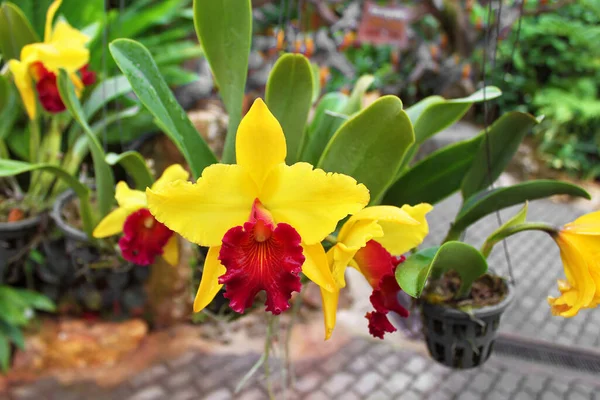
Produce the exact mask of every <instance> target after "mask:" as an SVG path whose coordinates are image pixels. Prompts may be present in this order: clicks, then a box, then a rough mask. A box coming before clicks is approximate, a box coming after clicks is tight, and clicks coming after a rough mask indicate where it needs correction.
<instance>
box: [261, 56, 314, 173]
mask: <svg viewBox="0 0 600 400" xmlns="http://www.w3.org/2000/svg"><path fill="white" fill-rule="evenodd" d="M312 96H313V76H312V70H311V66H310V63H309V61H308V59H307V58H306V57H304V56H303V55H302V54H285V55H283V56H281V57H280V58H279V59H278V60H277V62H276V63H275V66H274V67H273V70H272V71H271V74H270V75H269V80H268V81H267V88H266V102H267V105H268V106H269V109H270V110H271V112H272V113H273V115H274V116H275V118H277V121H279V123H280V124H281V127H282V128H283V133H284V134H285V140H286V143H287V157H286V161H287V163H288V164H293V163H295V162H296V161H298V158H299V156H300V148H301V145H302V141H303V140H304V133H305V125H306V120H307V119H308V113H309V112H310V106H311V104H312Z"/></svg>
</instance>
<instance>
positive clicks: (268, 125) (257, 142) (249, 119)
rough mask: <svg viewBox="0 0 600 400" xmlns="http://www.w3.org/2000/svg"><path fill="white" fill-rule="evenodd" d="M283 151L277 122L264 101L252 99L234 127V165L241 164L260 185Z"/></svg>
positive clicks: (283, 142) (281, 156)
mask: <svg viewBox="0 0 600 400" xmlns="http://www.w3.org/2000/svg"><path fill="white" fill-rule="evenodd" d="M286 152H287V149H286V144H285V136H284V135H283V131H282V130H281V125H279V122H278V121H277V119H276V118H275V117H274V116H273V114H271V111H269V109H268V108H267V105H266V104H265V103H264V102H263V101H262V100H261V99H256V100H255V101H254V104H253V105H252V107H251V108H250V110H249V111H248V113H247V114H246V116H245V117H244V118H243V119H242V121H241V122H240V126H239V127H238V131H237V136H236V140H235V153H236V158H237V163H238V165H241V166H242V167H243V168H245V169H246V170H247V171H248V173H249V174H250V176H251V177H252V179H253V180H254V182H256V185H257V187H258V188H261V187H262V185H263V182H264V180H265V179H266V177H267V175H268V174H269V171H271V170H272V169H273V167H275V166H276V165H277V164H280V163H283V162H285V156H286Z"/></svg>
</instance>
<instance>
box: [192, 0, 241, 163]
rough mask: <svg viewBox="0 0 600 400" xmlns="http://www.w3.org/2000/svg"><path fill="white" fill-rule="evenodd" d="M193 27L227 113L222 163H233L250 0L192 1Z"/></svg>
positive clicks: (239, 112) (239, 113)
mask: <svg viewBox="0 0 600 400" xmlns="http://www.w3.org/2000/svg"><path fill="white" fill-rule="evenodd" d="M194 25H195V27H196V34H197V35H198V39H199V40H200V43H201V44H202V48H203V49H204V55H205V57H206V59H207V60H208V63H209V64H210V68H211V70H212V72H213V75H214V77H215V81H216V83H217V85H218V86H219V90H220V93H221V97H222V98H223V103H225V108H226V109H227V113H228V114H229V126H228V129H227V138H226V141H225V148H224V150H223V162H224V163H233V162H234V161H235V135H236V132H237V127H238V125H239V123H240V121H241V119H242V103H243V99H244V92H245V89H246V77H247V73H248V57H249V56H250V45H251V43H252V5H251V2H250V0H220V1H214V0H194Z"/></svg>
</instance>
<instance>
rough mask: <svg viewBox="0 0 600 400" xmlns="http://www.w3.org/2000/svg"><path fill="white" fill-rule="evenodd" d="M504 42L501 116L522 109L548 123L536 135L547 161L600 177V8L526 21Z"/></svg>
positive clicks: (592, 0)
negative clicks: (518, 33)
mask: <svg viewBox="0 0 600 400" xmlns="http://www.w3.org/2000/svg"><path fill="white" fill-rule="evenodd" d="M516 31H517V30H516V29H513V31H512V36H511V37H509V38H508V39H507V40H505V41H503V42H501V44H500V47H499V49H498V61H497V64H496V70H495V71H494V73H493V74H492V76H493V84H494V85H497V86H499V87H501V88H502V90H503V92H504V96H502V98H500V99H498V104H499V106H500V113H503V112H505V111H509V110H514V109H520V110H521V111H527V112H530V113H533V114H534V115H544V116H545V119H544V121H543V122H542V123H541V124H540V126H538V127H537V129H536V139H537V140H538V143H539V150H540V153H541V155H542V158H544V159H545V160H547V162H548V163H549V165H550V166H552V167H553V168H556V169H563V170H566V171H568V172H570V173H572V174H574V175H576V176H578V177H581V178H587V179H592V178H597V177H598V176H600V163H599V161H600V154H599V144H600V2H598V1H597V0H581V1H578V2H575V3H573V4H570V5H567V6H564V7H561V8H560V9H558V10H557V11H555V12H552V13H547V14H541V15H537V16H528V17H525V18H524V19H523V21H522V28H521V34H520V38H519V43H518V45H517V47H516V49H514V58H513V59H512V60H511V56H512V55H513V47H514V41H515V35H516ZM519 105H520V106H519Z"/></svg>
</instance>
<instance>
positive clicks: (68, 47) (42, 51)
mask: <svg viewBox="0 0 600 400" xmlns="http://www.w3.org/2000/svg"><path fill="white" fill-rule="evenodd" d="M61 2H62V0H55V1H54V2H53V3H52V4H51V5H50V7H49V8H48V11H47V13H46V26H45V31H44V41H43V42H42V43H31V44H28V45H26V46H24V47H23V48H22V49H21V57H20V60H10V61H9V62H8V66H9V68H10V71H11V72H12V75H13V76H14V79H15V84H16V86H17V89H19V93H20V94H21V99H22V100H23V104H24V105H25V110H26V111H27V115H29V118H30V119H34V118H35V117H36V101H35V99H36V95H35V91H34V86H33V85H32V83H33V82H35V89H36V90H37V93H38V95H39V99H40V103H41V104H42V106H43V107H44V108H45V109H46V110H47V111H49V112H53V113H56V112H61V111H64V109H65V106H64V104H63V103H62V100H61V98H60V94H59V93H58V88H57V87H56V74H57V73H58V70H59V69H61V68H62V69H65V70H66V71H67V72H68V73H69V76H70V77H71V79H72V80H73V83H74V84H75V87H76V89H77V90H78V91H80V90H81V89H83V87H84V86H85V85H91V84H92V83H94V81H95V74H94V73H93V72H90V71H88V69H87V64H88V62H89V58H90V52H89V50H88V49H87V48H86V47H85V45H86V44H87V42H88V41H89V37H88V36H87V35H85V34H83V33H82V32H80V31H78V30H77V29H75V28H73V27H71V25H69V24H68V23H67V22H66V21H58V22H57V23H56V24H55V25H53V20H54V16H55V14H56V11H57V10H58V8H59V7H60V4H61ZM77 72H79V74H80V75H81V76H79V75H77Z"/></svg>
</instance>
